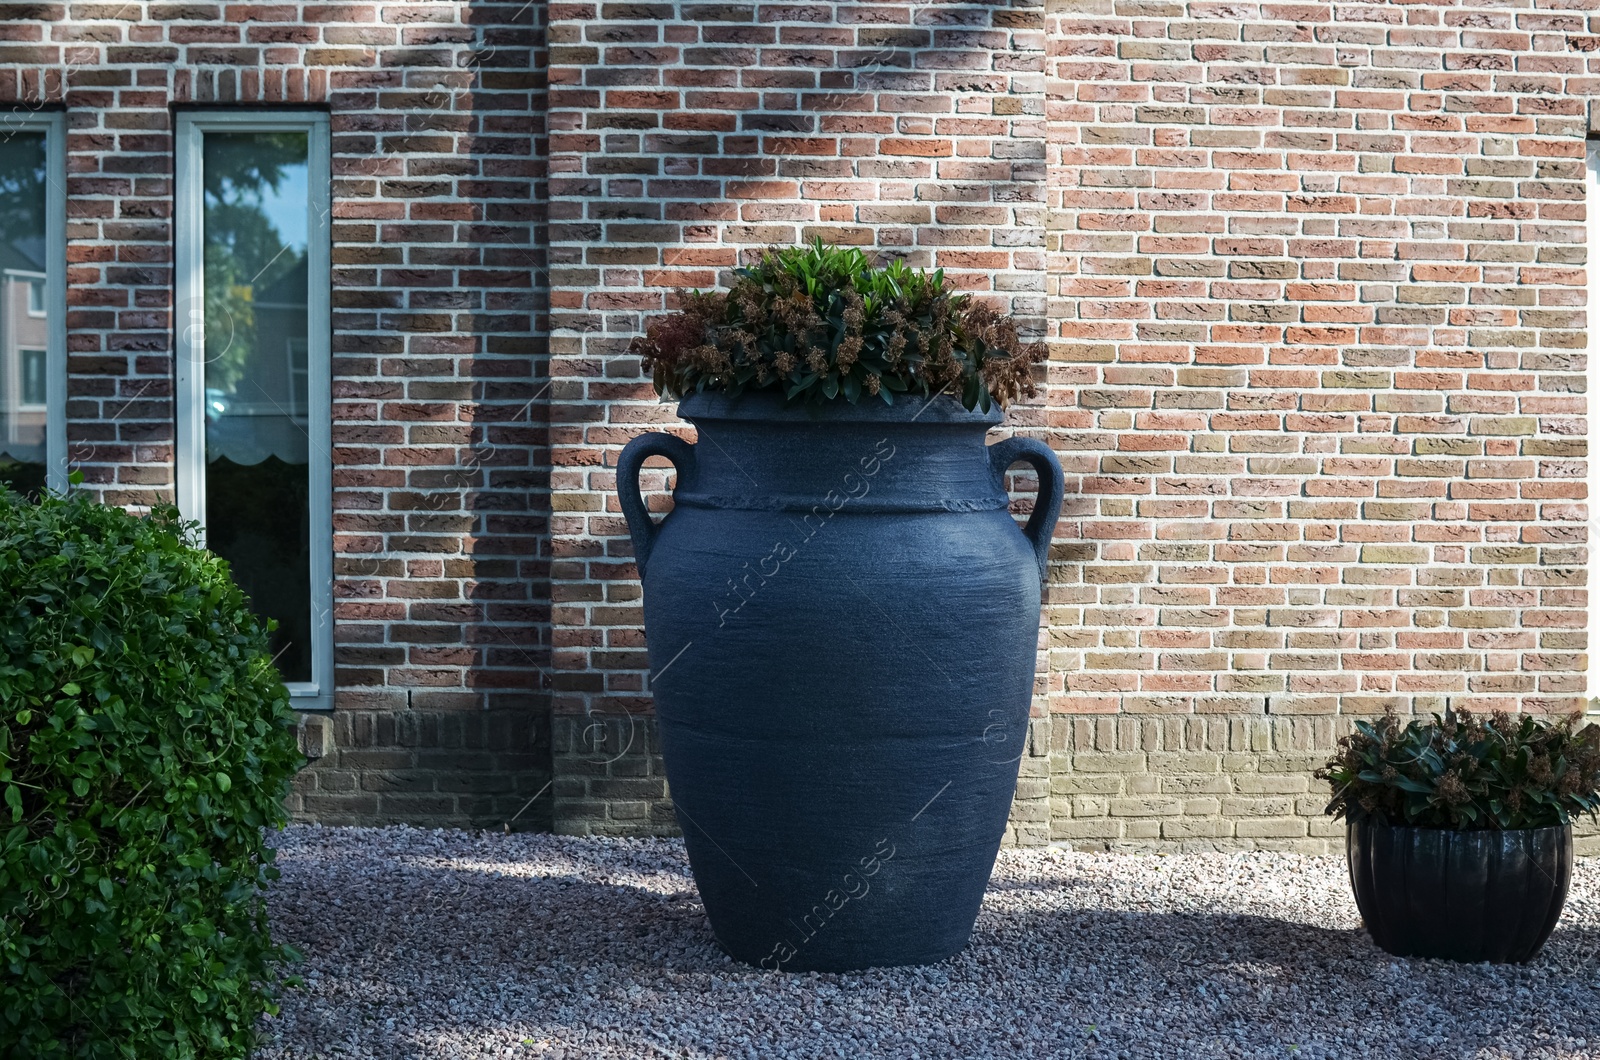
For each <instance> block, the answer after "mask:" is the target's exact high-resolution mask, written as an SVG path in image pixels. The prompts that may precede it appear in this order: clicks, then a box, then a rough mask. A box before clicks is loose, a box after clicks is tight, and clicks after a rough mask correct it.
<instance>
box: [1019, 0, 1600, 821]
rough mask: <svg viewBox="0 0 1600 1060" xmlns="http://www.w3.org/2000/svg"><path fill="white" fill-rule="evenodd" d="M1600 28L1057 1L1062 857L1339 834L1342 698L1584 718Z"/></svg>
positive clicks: (1055, 692)
mask: <svg viewBox="0 0 1600 1060" xmlns="http://www.w3.org/2000/svg"><path fill="white" fill-rule="evenodd" d="M1590 21H1591V19H1590V16H1588V15H1586V14H1585V13H1583V12H1578V11H1556V10H1549V9H1545V8H1542V7H1535V5H1533V4H1532V3H1513V4H1505V5H1498V6H1495V7H1493V8H1487V7H1460V6H1456V5H1452V4H1433V3H1419V4H1373V5H1331V6H1330V5H1326V4H1272V3H1260V4H1258V3H1203V2H1191V3H1188V4H1185V5H1178V6H1176V7H1169V8H1166V9H1163V11H1162V14H1161V17H1154V16H1153V15H1145V14H1143V13H1141V12H1137V11H1134V10H1132V9H1129V8H1125V7H1123V6H1122V5H1116V6H1113V5H1109V4H1090V3H1052V5H1051V7H1050V12H1049V34H1048V36H1049V44H1048V47H1049V51H1050V58H1049V71H1048V73H1049V80H1048V83H1047V94H1048V97H1049V116H1050V122H1049V128H1050V159H1049V167H1050V171H1049V185H1050V193H1049V194H1050V218H1051V221H1050V225H1051V230H1052V233H1051V244H1050V248H1049V249H1050V274H1051V288H1050V296H1051V301H1050V319H1051V328H1052V333H1053V335H1054V336H1055V341H1054V344H1053V348H1054V353H1053V355H1052V372H1053V376H1054V380H1055V383H1056V391H1055V407H1054V408H1053V410H1052V412H1051V427H1052V431H1051V438H1052V444H1053V445H1054V447H1055V448H1056V449H1057V451H1058V452H1060V453H1061V454H1062V457H1063V460H1064V462H1066V463H1067V464H1068V474H1069V481H1076V483H1077V485H1078V489H1079V491H1080V492H1081V494H1082V496H1083V498H1084V502H1085V503H1084V505H1083V507H1082V509H1081V511H1082V517H1081V518H1080V519H1075V520H1073V521H1071V522H1069V523H1067V524H1066V525H1064V526H1063V527H1062V529H1061V531H1060V533H1061V537H1062V540H1063V542H1064V543H1065V549H1064V555H1063V559H1064V560H1065V562H1064V563H1063V564H1062V565H1061V566H1060V567H1059V568H1058V571H1057V576H1056V585H1057V586H1058V589H1057V591H1056V592H1055V593H1054V594H1053V595H1052V598H1051V604H1050V606H1049V608H1048V613H1049V619H1050V623H1051V626H1052V629H1053V645H1052V651H1051V660H1050V674H1049V687H1050V691H1049V701H1050V708H1051V710H1052V711H1053V712H1055V715H1056V719H1057V720H1056V724H1055V730H1056V731H1055V733H1054V736H1055V748H1056V754H1055V761H1054V772H1055V773H1056V774H1057V775H1058V783H1057V786H1056V798H1055V800H1054V804H1053V819H1054V828H1053V833H1052V834H1053V835H1054V836H1056V837H1057V838H1063V839H1072V840H1075V841H1101V840H1106V841H1128V840H1139V841H1149V842H1157V841H1169V842H1184V841H1189V840H1194V841H1197V842H1201V843H1207V842H1211V841H1235V842H1241V843H1267V842H1279V843H1300V844H1308V845H1310V846H1312V847H1315V846H1316V845H1317V843H1318V842H1319V840H1318V837H1319V835H1322V834H1326V832H1327V830H1326V828H1325V827H1324V826H1322V825H1321V823H1320V822H1318V821H1316V820H1312V821H1310V822H1309V823H1308V821H1307V820H1306V818H1307V817H1312V818H1315V815H1316V814H1317V813H1318V812H1320V809H1321V802H1322V797H1321V795H1319V794H1316V793H1315V792H1311V791H1309V789H1308V788H1307V783H1308V782H1307V780H1306V778H1305V772H1306V770H1307V769H1309V767H1310V766H1311V765H1312V764H1314V763H1315V761H1316V760H1317V759H1318V758H1320V757H1321V756H1322V755H1323V754H1324V753H1325V750H1326V748H1327V746H1328V745H1329V744H1330V743H1331V741H1332V740H1333V738H1334V737H1335V736H1336V735H1337V733H1338V732H1339V731H1342V727H1343V726H1345V725H1346V724H1348V718H1349V716H1354V715H1368V714H1372V713H1374V712H1380V711H1383V710H1384V709H1386V708H1391V707H1392V708H1394V709H1396V710H1398V711H1400V712H1402V713H1406V712H1411V711H1418V712H1427V711H1436V710H1442V709H1443V708H1444V707H1445V706H1446V705H1447V704H1450V705H1454V706H1469V707H1473V708H1482V709H1489V708H1494V709H1507V710H1533V711H1552V710H1566V709H1570V708H1572V707H1573V706H1574V705H1576V704H1578V703H1580V702H1581V694H1582V692H1583V691H1584V674H1583V673H1582V671H1583V669H1584V649H1585V627H1586V624H1587V618H1586V613H1585V607H1586V599H1585V591H1584V567H1585V564H1586V544H1585V537H1586V534H1585V519H1586V512H1587V509H1586V504H1585V490H1584V473H1585V460H1584V457H1585V454H1586V442H1585V434H1586V424H1585V420H1584V416H1585V404H1584V402H1585V397H1584V391H1585V380H1584V373H1585V369H1586V365H1585V358H1584V355H1583V353H1584V349H1585V345H1586V335H1585V331H1584V327H1585V321H1584V311H1583V306H1584V301H1585V288H1584V282H1585V274H1584V264H1585V251H1584V247H1583V242H1584V238H1585V237H1584V220H1585V218H1584V205H1583V197H1584V183H1583V180H1584V163H1583V151H1584V138H1585V136H1586V135H1587V134H1588V132H1589V128H1590V126H1589V119H1588V105H1589V101H1590V100H1591V99H1592V98H1593V97H1595V96H1596V95H1597V94H1600V65H1597V64H1596V62H1595V60H1594V59H1593V58H1592V56H1593V53H1594V41H1595V38H1594V37H1591V36H1586V35H1585V34H1587V33H1588V32H1589V31H1590V28H1591V27H1590V25H1589V23H1590ZM1113 714H1114V715H1120V716H1121V717H1120V718H1118V719H1116V720H1115V723H1112V721H1111V720H1110V719H1108V720H1107V723H1105V724H1097V723H1094V722H1093V721H1092V720H1091V719H1083V724H1078V719H1080V718H1081V717H1082V716H1084V715H1113ZM1185 753H1187V754H1189V755H1190V756H1191V757H1190V758H1188V759H1183V758H1182V755H1184V754H1185ZM1107 755H1109V756H1113V757H1112V758H1109V759H1108V758H1106V757H1104V756H1107ZM1118 755H1120V756H1123V757H1122V758H1120V759H1118V758H1115V756H1118ZM1079 760H1081V762H1080V764H1084V765H1087V766H1088V767H1089V768H1091V769H1093V770H1095V771H1097V772H1099V773H1100V774H1102V775H1101V776H1099V777H1098V778H1095V777H1091V776H1089V775H1088V774H1087V773H1086V772H1084V771H1083V770H1081V769H1079V770H1074V762H1075V761H1079ZM1268 761H1270V764H1269V765H1263V764H1262V763H1263V762H1268ZM1107 772H1112V773H1117V774H1120V776H1119V778H1118V779H1116V780H1114V781H1113V780H1111V779H1109V778H1108V777H1107V776H1105V775H1104V774H1105V773H1107ZM1264 772H1270V773H1272V774H1273V775H1271V776H1263V775H1262V774H1263V773H1264ZM1167 774H1173V775H1167ZM1229 774H1231V776H1230V775H1229Z"/></svg>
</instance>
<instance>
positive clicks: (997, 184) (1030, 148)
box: [550, 0, 1044, 831]
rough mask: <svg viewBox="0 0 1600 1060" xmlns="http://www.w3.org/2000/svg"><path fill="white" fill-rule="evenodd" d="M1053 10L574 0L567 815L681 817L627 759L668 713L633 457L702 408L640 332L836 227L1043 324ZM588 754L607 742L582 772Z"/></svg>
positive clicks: (565, 369) (565, 608) (564, 270)
mask: <svg viewBox="0 0 1600 1060" xmlns="http://www.w3.org/2000/svg"><path fill="white" fill-rule="evenodd" d="M1042 14H1043V9H1042V6H1041V5H1040V4H1039V3H1032V2H1021V0H1019V2H1014V3H983V4H968V3H940V4H888V3H865V4H846V3H792V4H782V3H776V4H775V3H762V4H759V5H758V4H754V3H693V2H684V3H606V2H601V3H554V4H552V5H551V7H550V86H551V87H550V130H551V136H550V195H551V219H550V254H551V307H552V327H553V331H554V334H553V337H552V367H551V378H552V381H553V387H554V389H553V391H552V396H553V398H554V401H553V404H552V406H551V416H552V421H551V443H552V457H551V459H552V463H553V465H554V470H553V473H552V488H553V490H554V492H555V497H556V511H555V513H554V523H553V530H554V537H555V542H556V544H555V548H556V554H555V557H554V566H553V569H552V592H553V607H554V625H555V643H554V651H553V662H554V669H555V681H556V684H555V696H554V701H553V702H554V709H555V711H556V713H557V715H558V717H557V719H556V722H555V724H556V747H557V761H558V768H557V772H558V778H557V798H558V811H557V812H558V815H560V816H561V817H562V818H563V820H566V821H568V824H567V825H565V826H566V827H572V828H575V829H579V830H587V829H590V828H595V829H601V830H613V831H632V830H636V829H638V828H639V827H642V826H643V824H642V819H645V818H649V819H650V820H651V822H652V823H651V825H650V826H651V827H656V826H663V825H669V822H668V821H667V820H666V818H664V817H663V816H662V814H661V812H660V810H661V809H662V805H661V803H660V801H659V800H660V797H661V794H662V790H663V789H662V786H661V785H662V782H661V779H660V777H659V773H658V771H657V767H655V766H651V767H649V773H648V774H647V775H646V776H639V775H637V774H636V770H637V769H638V768H639V767H638V765H637V763H635V762H633V755H625V756H624V757H622V758H617V757H616V756H618V755H624V752H625V749H626V746H627V743H628V741H629V739H630V737H631V738H632V739H633V740H634V742H635V744H636V746H635V749H634V754H637V752H638V750H639V747H640V746H643V745H646V744H648V742H649V740H650V731H651V730H650V726H649V724H648V722H645V721H642V720H640V718H642V716H644V715H646V714H648V712H649V710H650V700H649V697H648V693H647V690H646V687H645V676H646V675H645V670H646V660H645V652H644V636H643V630H642V629H641V617H640V607H639V586H638V582H637V580H636V573H635V571H634V567H633V562H632V552H631V547H630V545H629V543H628V539H627V532H626V527H625V526H624V524H623V520H622V517H621V515H620V512H619V510H618V508H617V504H616V500H615V496H614V486H615V479H614V476H613V473H612V469H613V468H614V467H615V463H616V458H617V454H618V453H619V452H620V450H621V448H622V446H623V445H624V444H625V443H626V442H627V441H628V440H629V439H630V438H631V437H633V436H634V435H636V434H638V433H639V432H640V431H642V430H647V429H652V428H656V427H660V426H663V425H671V424H675V423H678V422H679V421H677V419H676V417H675V416H674V414H673V409H672V406H670V405H662V404H659V403H658V402H657V400H656V398H655V395H654V393H653V392H652V390H651V389H650V387H649V385H648V383H646V382H642V381H641V378H640V372H639V364H638V360H637V358H630V357H627V356H626V355H625V349H626V347H627V344H628V342H629V340H630V339H631V338H632V337H633V336H634V335H635V334H637V333H638V331H639V330H640V327H641V321H642V320H643V319H644V318H645V317H646V316H647V315H648V314H650V313H652V312H659V311H661V310H662V309H664V308H665V307H667V305H668V304H669V292H670V290H671V289H672V288H674V287H710V286H713V285H715V284H717V283H719V282H721V281H722V280H724V279H726V277H727V275H728V271H729V270H730V269H731V268H732V267H733V266H734V265H736V264H737V263H739V261H740V260H741V258H742V256H748V255H750V254H752V253H756V252H758V251H759V250H760V249H761V248H762V247H765V246H768V245H772V244H790V243H795V242H800V241H810V240H811V239H813V238H821V239H823V240H824V241H827V242H832V243H839V244H855V245H861V246H866V247H876V248H878V249H879V250H880V251H882V252H884V253H885V254H889V255H895V256H903V257H905V258H906V259H907V260H908V261H910V262H911V263H912V264H915V265H923V266H932V267H943V268H944V269H946V270H947V273H948V274H949V275H951V276H953V277H954V278H955V280H956V282H957V283H958V284H960V285H961V286H963V287H965V288H968V289H971V290H974V291H979V292H982V293H983V294H985V295H986V296H989V297H992V298H995V299H997V300H998V301H999V302H1000V304H1002V305H1004V306H1006V307H1007V308H1009V309H1010V310H1011V311H1013V312H1015V313H1018V314H1019V315H1021V316H1022V317H1024V318H1026V320H1027V321H1028V322H1029V323H1030V325H1031V326H1033V327H1034V328H1036V329H1037V328H1039V327H1040V326H1041V325H1042V317H1043V313H1044V271H1043V270H1044V201H1043V177H1044V125H1043V95H1042V87H1043V86H1042V62H1043V58H1044V54H1043V47H1044V40H1043V36H1042V33H1041V29H1042V21H1041V18H1042ZM1021 415H1022V416H1023V417H1026V416H1027V415H1028V414H1027V413H1026V412H1023V413H1022V414H1021ZM1035 418H1037V414H1035ZM663 481H664V480H663V479H662V478H661V477H659V476H658V477H657V478H656V480H655V484H656V485H657V486H659V485H661V484H662V483H663ZM619 741H620V742H619ZM569 754H572V755H577V756H579V757H585V756H587V762H586V764H585V765H583V766H582V767H581V768H580V767H578V766H577V765H574V766H573V767H572V768H571V769H570V770H567V771H566V772H568V773H569V775H567V776H565V777H563V776H560V775H559V774H562V773H563V772H564V770H563V768H562V767H561V765H560V764H559V763H560V762H561V761H562V757H563V756H564V755H569ZM613 761H614V762H615V763H616V764H612V765H608V763H611V762H613ZM618 770H623V771H624V772H622V773H619V772H618ZM652 815H653V816H652Z"/></svg>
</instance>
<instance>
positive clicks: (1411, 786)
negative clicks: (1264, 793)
mask: <svg viewBox="0 0 1600 1060" xmlns="http://www.w3.org/2000/svg"><path fill="white" fill-rule="evenodd" d="M1582 719H1583V715H1581V714H1573V715H1571V716H1570V717H1567V718H1563V719H1561V720H1559V721H1556V722H1550V721H1547V720H1544V719H1540V718H1535V717H1533V716H1532V715H1527V714H1524V715H1522V716H1520V717H1513V716H1511V715H1509V714H1494V715H1491V716H1490V717H1489V718H1488V719H1487V720H1484V719H1482V718H1478V717H1475V716H1474V715H1472V714H1471V713H1469V712H1467V711H1465V710H1461V711H1456V712H1454V713H1453V714H1448V715H1446V716H1445V717H1443V718H1441V717H1439V716H1438V715H1437V714H1435V715H1434V716H1433V721H1431V722H1426V721H1412V722H1410V723H1409V724H1407V725H1405V726H1404V727H1402V726H1401V725H1400V721H1399V719H1398V718H1396V717H1395V716H1394V715H1393V714H1388V715H1385V716H1384V718H1383V719H1382V720H1381V721H1379V722H1377V723H1376V724H1372V723H1368V722H1364V721H1358V722H1356V726H1355V732H1353V733H1351V734H1350V735H1349V736H1346V737H1344V738H1343V739H1341V740H1340V741H1339V750H1338V753H1337V754H1335V755H1334V757H1333V759H1332V760H1331V761H1330V762H1329V763H1328V764H1327V765H1326V766H1324V767H1323V768H1321V769H1319V770H1317V772H1316V776H1317V777H1318V778H1319V779H1321V780H1326V781H1328V782H1329V783H1330V784H1331V785H1332V786H1333V801H1332V802H1330V803H1329V804H1328V813H1330V814H1332V815H1334V816H1335V817H1338V816H1342V815H1348V816H1351V817H1361V816H1369V817H1375V818H1377V819H1378V820H1380V821H1382V822H1384V823H1386V824H1390V825H1395V826H1400V825H1416V826H1420V827H1425V828H1456V829H1473V828H1547V827H1550V826H1552V825H1563V824H1567V823H1569V822H1570V821H1571V820H1572V818H1573V817H1576V816H1579V815H1581V814H1584V813H1588V814H1594V813H1595V811H1596V809H1597V808H1600V792H1597V788H1600V726H1595V725H1584V726H1583V727H1581V728H1579V722H1580V721H1582Z"/></svg>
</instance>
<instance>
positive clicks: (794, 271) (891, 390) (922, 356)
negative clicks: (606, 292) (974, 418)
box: [630, 241, 1044, 412]
mask: <svg viewBox="0 0 1600 1060" xmlns="http://www.w3.org/2000/svg"><path fill="white" fill-rule="evenodd" d="M737 277H738V278H737V279H736V280H735V281H734V284H733V287H732V288H730V289H729V290H728V292H727V293H725V294H723V293H716V292H710V293H706V292H700V291H691V292H684V293H683V308H682V309H681V310H680V311H679V312H676V313H672V314H669V315H667V316H664V317H660V318H658V319H656V320H654V321H652V322H651V323H650V324H649V326H648V328H647V329H646V331H645V334H644V335H642V336H640V337H639V338H637V339H635V340H634V342H633V344H632V346H631V347H630V349H631V351H632V352H633V353H636V354H638V355H639V356H641V357H643V358H644V367H645V370H646V371H648V372H650V373H651V374H652V376H653V378H654V380H655V387H656V392H657V393H659V394H660V395H661V396H662V397H682V396H683V395H685V394H689V393H693V392H695V391H699V390H708V389H715V390H723V391H726V392H728V393H729V394H735V395H736V394H739V393H741V392H743V391H745V390H777V391H780V392H781V393H783V394H784V396H785V397H786V398H787V399H789V400H791V401H795V400H799V401H806V402H811V403H818V402H823V401H831V400H834V399H836V398H841V397H842V398H843V399H844V400H845V401H849V402H852V403H854V402H857V401H860V400H861V399H862V398H863V397H867V398H869V399H870V398H871V397H872V396H877V397H879V398H881V399H882V400H883V401H884V402H886V403H889V404H893V402H894V397H895V395H896V394H900V393H907V392H910V393H917V394H922V395H924V396H930V395H933V394H938V393H941V392H944V391H948V392H950V393H952V394H954V395H955V396H956V397H959V398H960V399H961V403H962V404H963V405H965V406H966V407H967V408H969V409H971V408H981V409H983V411H985V412H987V411H989V407H990V405H991V404H992V403H997V404H1000V405H1005V404H1006V403H1007V402H1010V401H1012V400H1013V399H1015V398H1017V397H1022V396H1028V395H1031V394H1033V393H1034V389H1035V388H1034V384H1033V380H1032V369H1033V365H1035V364H1037V363H1038V362H1040V361H1041V360H1043V359H1044V346H1043V344H1042V343H1029V344H1024V343H1023V342H1022V341H1021V340H1020V339H1019V338H1018V336H1017V328H1016V325H1015V324H1013V323H1012V322H1011V321H1010V320H1007V319H1006V318H1004V317H1002V316H1000V314H998V313H996V312H995V311H994V309H992V308H991V307H989V306H987V305H985V304H984V303H982V302H976V301H973V300H972V299H971V298H969V297H968V296H966V295H963V294H956V293H953V292H952V291H950V290H949V289H948V288H947V287H945V284H944V270H943V269H940V270H938V271H937V272H922V271H918V270H915V269H911V268H908V267H907V266H906V264H905V263H904V262H901V261H895V262H891V263H890V264H889V265H888V266H886V267H884V268H874V267H873V265H872V262H871V261H870V260H869V259H868V258H867V256H866V255H865V254H863V253H862V252H861V251H859V250H856V249H850V250H843V249H840V248H837V247H825V246H823V245H822V243H821V242H820V241H819V242H817V243H814V244H812V245H811V246H809V247H789V248H785V249H783V250H769V251H767V252H766V253H765V254H763V255H762V257H761V260H760V261H759V262H758V263H757V264H755V265H753V266H751V267H750V268H745V269H740V270H738V273H737Z"/></svg>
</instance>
